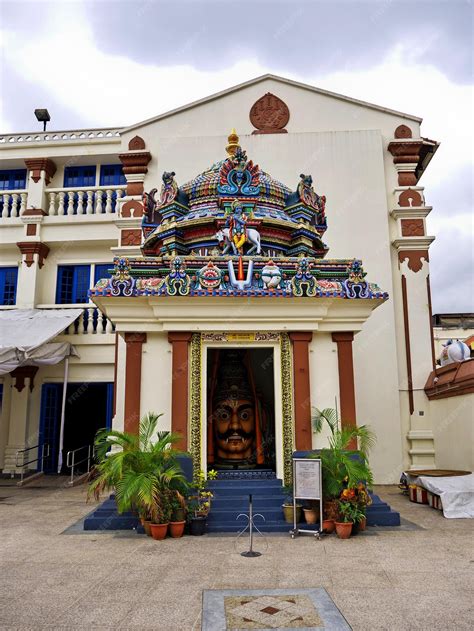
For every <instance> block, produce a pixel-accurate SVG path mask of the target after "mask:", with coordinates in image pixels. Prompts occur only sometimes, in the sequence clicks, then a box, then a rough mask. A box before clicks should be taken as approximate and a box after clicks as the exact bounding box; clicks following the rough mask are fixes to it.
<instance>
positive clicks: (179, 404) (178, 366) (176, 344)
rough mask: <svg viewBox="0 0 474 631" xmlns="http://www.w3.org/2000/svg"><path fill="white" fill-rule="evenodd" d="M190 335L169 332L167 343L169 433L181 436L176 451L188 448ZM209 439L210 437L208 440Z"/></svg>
mask: <svg viewBox="0 0 474 631" xmlns="http://www.w3.org/2000/svg"><path fill="white" fill-rule="evenodd" d="M191 336H192V334H191V333H187V332H182V333H181V332H179V333H178V332H170V333H168V342H169V343H170V344H171V345H172V373H171V375H172V378H171V431H172V432H177V433H178V434H180V435H181V441H180V442H179V443H178V444H177V448H178V449H182V450H184V451H186V449H187V446H188V415H189V410H188V405H189V404H188V391H189V346H188V345H189V342H190V341H191ZM208 439H209V440H210V439H211V438H210V437H209V438H208Z"/></svg>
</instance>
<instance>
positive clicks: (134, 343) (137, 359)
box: [124, 333, 146, 434]
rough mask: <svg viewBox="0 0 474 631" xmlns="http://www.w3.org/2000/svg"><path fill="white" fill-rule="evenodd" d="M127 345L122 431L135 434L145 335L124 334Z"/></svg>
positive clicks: (138, 417) (137, 422) (137, 424)
mask: <svg viewBox="0 0 474 631" xmlns="http://www.w3.org/2000/svg"><path fill="white" fill-rule="evenodd" d="M124 339H125V343H126V345H127V350H126V360H125V402H124V417H125V418H124V429H125V431H126V432H130V433H132V434H137V433H138V429H139V426H140V400H141V396H140V389H141V380H142V346H143V344H145V342H146V333H125V334H124Z"/></svg>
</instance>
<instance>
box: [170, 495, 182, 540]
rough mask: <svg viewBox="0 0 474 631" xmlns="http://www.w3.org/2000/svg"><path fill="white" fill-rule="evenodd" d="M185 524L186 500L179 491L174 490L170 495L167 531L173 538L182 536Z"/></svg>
mask: <svg viewBox="0 0 474 631" xmlns="http://www.w3.org/2000/svg"><path fill="white" fill-rule="evenodd" d="M185 525H186V501H185V499H184V497H183V496H182V495H181V493H180V492H179V491H175V492H174V493H173V495H172V497H171V521H170V523H169V533H170V535H171V536H172V537H174V538H179V537H182V536H183V533H184V527H185Z"/></svg>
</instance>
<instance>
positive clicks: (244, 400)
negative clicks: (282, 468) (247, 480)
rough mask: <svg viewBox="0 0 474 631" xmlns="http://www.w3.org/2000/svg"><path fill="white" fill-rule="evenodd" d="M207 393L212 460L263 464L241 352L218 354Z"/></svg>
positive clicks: (231, 464) (249, 375)
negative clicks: (219, 355) (211, 438)
mask: <svg viewBox="0 0 474 631" xmlns="http://www.w3.org/2000/svg"><path fill="white" fill-rule="evenodd" d="M209 394H210V404H211V408H210V424H211V427H210V432H211V435H213V439H214V446H213V450H212V451H213V463H215V464H216V465H221V466H223V467H230V468H234V467H239V466H249V465H251V466H252V465H255V464H261V463H263V452H262V446H261V442H262V439H261V427H260V412H259V406H258V402H257V400H256V394H255V384H254V382H253V376H252V372H251V368H250V366H249V365H248V364H247V363H246V361H245V353H243V352H242V351H238V350H235V351H229V352H226V353H225V354H224V355H222V353H221V357H220V358H218V359H217V361H216V362H215V364H214V370H213V374H212V378H211V389H210V393H209Z"/></svg>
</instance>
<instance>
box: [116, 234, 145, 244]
mask: <svg viewBox="0 0 474 631" xmlns="http://www.w3.org/2000/svg"><path fill="white" fill-rule="evenodd" d="M141 242H142V231H141V230H122V231H121V234H120V245H140V244H141Z"/></svg>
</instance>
